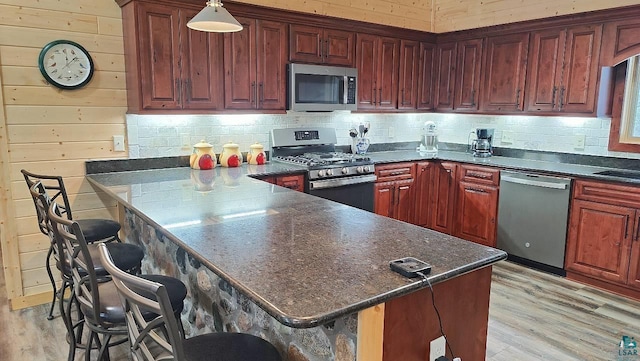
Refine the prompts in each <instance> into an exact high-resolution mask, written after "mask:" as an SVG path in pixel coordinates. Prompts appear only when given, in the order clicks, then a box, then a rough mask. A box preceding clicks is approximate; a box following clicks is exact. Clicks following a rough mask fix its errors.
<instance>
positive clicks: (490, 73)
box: [481, 33, 529, 111]
mask: <svg viewBox="0 0 640 361" xmlns="http://www.w3.org/2000/svg"><path fill="white" fill-rule="evenodd" d="M528 49H529V33H520V34H511V35H504V36H493V37H489V38H487V48H486V52H485V57H484V58H485V61H484V84H483V88H484V89H483V92H482V102H481V110H484V111H516V110H522V109H523V105H524V84H525V76H526V69H527V53H528Z"/></svg>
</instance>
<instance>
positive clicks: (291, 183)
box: [259, 174, 304, 192]
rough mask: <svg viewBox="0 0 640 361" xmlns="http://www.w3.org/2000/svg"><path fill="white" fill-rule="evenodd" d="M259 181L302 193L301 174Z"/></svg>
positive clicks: (302, 181) (302, 182) (265, 178)
mask: <svg viewBox="0 0 640 361" xmlns="http://www.w3.org/2000/svg"><path fill="white" fill-rule="evenodd" d="M259 179H260V180H263V181H265V182H267V183H271V184H275V185H278V186H280V187H285V188H289V189H292V190H294V191H298V192H304V175H303V174H294V175H284V176H274V177H263V178H259Z"/></svg>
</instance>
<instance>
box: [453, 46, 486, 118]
mask: <svg viewBox="0 0 640 361" xmlns="http://www.w3.org/2000/svg"><path fill="white" fill-rule="evenodd" d="M483 40H484V39H473V40H465V41H461V42H458V47H457V48H458V49H457V62H458V68H457V77H456V81H455V96H454V98H453V109H454V110H456V111H476V110H478V103H479V101H478V97H479V93H480V65H481V64H482V43H483Z"/></svg>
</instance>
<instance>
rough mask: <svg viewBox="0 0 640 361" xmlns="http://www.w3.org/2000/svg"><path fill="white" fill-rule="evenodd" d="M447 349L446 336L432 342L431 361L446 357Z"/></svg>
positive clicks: (430, 349) (430, 347) (430, 346)
mask: <svg viewBox="0 0 640 361" xmlns="http://www.w3.org/2000/svg"><path fill="white" fill-rule="evenodd" d="M446 347H447V340H446V339H445V338H444V336H440V337H438V338H436V339H435V340H432V341H431V344H430V345H429V361H436V359H437V358H438V357H440V356H445V354H446Z"/></svg>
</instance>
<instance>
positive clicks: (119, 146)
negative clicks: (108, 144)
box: [113, 135, 124, 152]
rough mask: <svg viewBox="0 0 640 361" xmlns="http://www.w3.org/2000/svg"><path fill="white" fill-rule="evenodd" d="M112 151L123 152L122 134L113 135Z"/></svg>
mask: <svg viewBox="0 0 640 361" xmlns="http://www.w3.org/2000/svg"><path fill="white" fill-rule="evenodd" d="M113 151H114V152H124V135H114V136H113Z"/></svg>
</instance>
